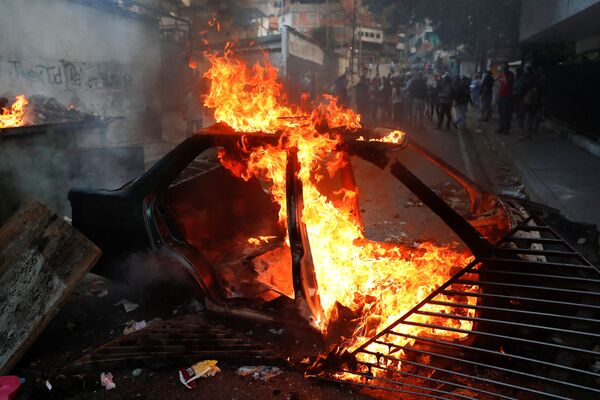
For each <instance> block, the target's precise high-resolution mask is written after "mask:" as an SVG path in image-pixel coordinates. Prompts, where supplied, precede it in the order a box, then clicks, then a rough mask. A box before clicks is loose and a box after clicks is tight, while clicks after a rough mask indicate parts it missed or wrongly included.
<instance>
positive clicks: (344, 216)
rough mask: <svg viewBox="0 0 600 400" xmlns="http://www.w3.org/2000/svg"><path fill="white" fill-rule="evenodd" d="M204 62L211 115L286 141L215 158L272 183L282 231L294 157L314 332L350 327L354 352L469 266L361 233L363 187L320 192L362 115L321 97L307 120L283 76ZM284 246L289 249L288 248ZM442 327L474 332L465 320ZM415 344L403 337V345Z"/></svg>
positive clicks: (392, 138)
mask: <svg viewBox="0 0 600 400" xmlns="http://www.w3.org/2000/svg"><path fill="white" fill-rule="evenodd" d="M208 58H209V60H210V62H211V68H210V70H209V71H208V72H207V73H206V75H205V76H206V77H207V78H209V79H210V80H211V89H210V92H209V94H208V96H207V97H206V101H205V105H206V106H207V107H210V108H213V109H214V112H215V118H216V119H217V121H218V122H223V123H226V124H227V125H229V126H230V127H232V128H234V129H235V130H236V131H238V132H253V131H261V132H264V133H266V134H267V136H268V135H269V134H271V135H275V133H278V134H279V135H280V137H279V139H278V140H277V142H276V144H266V143H258V144H251V143H249V142H242V143H243V145H242V146H243V147H241V148H236V149H235V150H233V149H229V148H227V147H224V148H221V150H220V153H219V156H220V159H221V162H222V164H223V165H224V166H225V167H226V168H227V169H229V170H230V171H231V173H233V174H234V175H235V176H238V177H240V178H243V179H244V180H250V179H252V178H257V179H259V180H260V181H262V182H264V183H265V184H266V185H267V186H268V187H269V192H270V195H271V197H272V199H273V201H274V202H275V203H276V204H277V206H278V208H279V222H280V224H281V225H282V226H284V227H285V226H286V221H287V219H288V215H287V213H288V209H287V203H286V202H287V195H286V190H288V189H287V186H286V163H287V161H286V160H287V159H288V158H289V156H290V153H295V154H297V158H298V163H299V171H298V178H299V180H300V181H301V185H302V196H303V210H302V223H303V224H304V225H305V226H306V231H307V234H308V239H309V240H310V253H311V257H312V263H313V265H314V273H315V278H316V283H317V286H318V292H317V293H315V294H314V295H316V296H318V303H319V306H318V307H315V309H313V310H311V311H312V314H313V315H312V317H313V319H312V321H313V324H314V326H315V327H316V328H318V329H319V330H320V331H322V332H323V333H324V334H327V331H328V330H329V329H332V328H333V327H334V325H335V324H336V323H340V322H343V323H346V324H347V323H350V324H352V325H353V326H354V328H353V329H352V330H351V331H350V332H348V333H349V335H348V336H347V337H346V338H339V339H340V340H341V342H342V343H340V345H341V346H343V347H345V348H348V349H352V348H355V347H357V346H359V345H361V344H362V343H364V341H365V340H367V338H368V337H370V336H372V335H373V334H374V333H375V332H377V331H378V330H379V329H380V328H382V327H383V326H386V325H388V324H390V323H391V322H392V321H394V320H395V319H397V318H398V317H399V316H401V315H402V314H404V313H405V312H406V311H408V310H409V309H410V308H411V307H412V306H414V304H416V303H417V302H418V301H419V299H420V298H422V296H423V294H425V293H429V292H430V291H432V290H433V289H435V288H436V287H438V286H440V285H441V284H442V283H443V282H445V281H446V280H447V279H448V278H449V277H450V276H451V271H452V268H453V267H455V266H460V265H465V264H467V263H468V261H469V259H470V257H471V255H470V254H468V253H462V252H459V251H456V250H453V249H451V248H449V247H440V246H436V245H435V244H433V243H423V244H421V245H420V246H419V247H418V248H417V249H414V248H409V247H403V246H392V245H388V244H383V243H377V242H373V241H371V240H369V239H367V238H366V237H365V236H364V234H363V231H362V225H361V222H360V217H359V216H358V215H359V214H358V212H357V210H356V208H355V206H356V201H355V199H356V196H357V194H358V193H357V191H356V190H355V189H352V188H339V189H338V190H337V192H335V193H333V194H331V193H326V192H324V191H323V190H322V189H320V187H319V186H320V185H321V184H323V182H325V181H326V180H328V179H332V178H333V177H334V176H335V175H336V174H339V172H340V170H341V169H342V168H343V167H345V165H346V164H347V163H348V158H347V155H346V154H345V153H344V152H343V151H339V147H340V145H341V144H342V142H343V137H342V136H341V135H340V134H339V133H338V132H336V129H337V130H339V129H340V128H342V129H345V130H347V131H350V132H351V131H352V130H356V129H358V128H360V127H361V125H360V116H359V115H357V114H355V113H354V112H353V111H352V110H349V109H344V108H342V107H340V106H339V105H338V104H337V102H336V99H335V98H333V97H330V96H327V95H325V96H323V97H321V99H319V100H318V101H317V102H316V103H315V104H313V110H312V112H311V113H310V116H309V117H308V118H307V117H306V111H305V110H300V108H299V107H295V106H293V105H289V104H287V101H286V97H285V93H284V92H283V88H282V87H281V84H280V83H279V82H278V81H277V70H276V69H275V68H274V67H272V66H271V65H270V64H268V63H266V65H264V66H261V65H259V64H258V63H257V64H255V65H254V66H252V67H251V68H250V67H247V66H246V65H245V64H244V63H243V62H242V61H240V60H239V59H237V58H236V57H235V55H233V53H232V52H231V51H230V49H226V52H225V54H224V55H223V56H217V55H209V56H208ZM240 135H243V134H242V133H240ZM403 138H404V133H403V132H400V131H393V132H391V133H389V134H388V135H387V136H385V137H383V138H381V139H376V138H371V139H364V138H363V137H360V138H359V139H358V140H362V141H365V140H368V141H371V142H374V141H377V142H384V143H399V142H401V141H402V140H403ZM283 246H285V247H287V250H286V251H288V252H289V251H291V250H290V249H289V243H286V244H283ZM436 308H437V310H436V311H438V312H444V310H446V307H444V306H439V307H436ZM342 309H345V310H347V311H346V312H345V313H346V314H348V315H349V316H347V317H346V318H348V320H346V321H342V320H341V319H342V318H341V317H340V316H341V314H342ZM423 319H424V320H428V317H427V316H423ZM446 323H451V324H454V323H457V325H456V326H457V327H461V328H462V329H466V330H468V329H470V323H469V322H468V321H462V322H461V321H458V322H457V321H452V320H448V321H447V322H446ZM407 329H408V331H410V332H408V331H407V332H406V333H412V334H414V335H418V334H419V333H421V332H422V331H423V329H421V328H419V327H411V328H407ZM429 333H433V332H429ZM450 336H451V337H456V336H461V335H453V334H451V335H450ZM409 342H412V341H411V340H406V339H402V338H400V337H398V344H402V345H404V344H406V343H409ZM373 347H374V350H376V349H375V347H376V346H375V345H374V346H373Z"/></svg>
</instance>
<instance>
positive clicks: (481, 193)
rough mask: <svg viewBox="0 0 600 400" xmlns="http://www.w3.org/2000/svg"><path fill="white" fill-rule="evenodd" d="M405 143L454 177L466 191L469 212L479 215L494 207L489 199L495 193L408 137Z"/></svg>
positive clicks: (493, 203) (494, 203)
mask: <svg viewBox="0 0 600 400" xmlns="http://www.w3.org/2000/svg"><path fill="white" fill-rule="evenodd" d="M407 143H408V146H410V147H412V148H413V149H414V150H416V151H417V153H419V154H420V155H421V156H422V157H424V158H425V159H427V160H429V161H431V162H432V163H433V164H435V165H437V166H438V167H439V168H440V169H441V170H442V171H444V172H445V173H446V174H447V175H448V176H449V177H451V178H452V179H454V181H456V182H457V183H458V184H459V185H460V186H462V188H463V189H464V190H465V192H467V195H468V196H469V203H470V207H469V211H470V212H471V214H475V215H481V214H483V213H485V212H487V211H489V210H490V208H491V207H496V204H497V203H496V202H494V201H491V199H490V198H491V197H492V196H496V195H495V194H491V193H489V192H487V191H485V190H484V189H483V188H482V187H480V186H479V185H478V184H477V183H475V182H474V181H472V180H471V179H469V178H468V177H467V176H466V175H464V174H463V173H461V172H460V171H458V170H457V169H456V168H454V167H452V166H451V165H450V164H448V163H447V162H446V161H444V160H443V159H441V158H439V157H438V156H436V155H435V154H433V153H431V152H430V151H429V150H427V149H426V148H424V147H423V146H421V145H420V144H418V143H417V142H415V141H414V140H411V139H409V140H408V141H407ZM496 200H497V197H496Z"/></svg>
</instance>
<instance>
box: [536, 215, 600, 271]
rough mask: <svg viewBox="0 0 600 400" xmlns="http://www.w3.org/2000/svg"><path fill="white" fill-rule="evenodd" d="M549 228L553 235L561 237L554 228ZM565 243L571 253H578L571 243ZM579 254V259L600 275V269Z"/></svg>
mask: <svg viewBox="0 0 600 400" xmlns="http://www.w3.org/2000/svg"><path fill="white" fill-rule="evenodd" d="M548 228H549V229H550V231H551V232H552V233H553V234H554V235H555V236H558V237H560V235H559V234H558V232H556V231H555V230H554V228H552V227H551V226H549V227H548ZM565 243H566V244H567V246H568V247H569V249H571V251H574V252H577V250H575V248H574V247H573V246H571V244H570V243H569V242H567V241H566V240H565ZM577 254H578V255H579V257H580V258H581V259H582V260H583V261H584V262H585V263H586V264H587V265H589V266H591V267H593V268H594V269H595V270H596V271H597V272H598V273H600V269H598V267H597V266H596V265H594V264H592V263H591V262H590V260H588V259H587V258H585V257H584V256H583V255H581V254H579V252H577Z"/></svg>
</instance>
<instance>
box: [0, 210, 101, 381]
mask: <svg viewBox="0 0 600 400" xmlns="http://www.w3.org/2000/svg"><path fill="white" fill-rule="evenodd" d="M100 254H101V252H100V249H98V248H97V247H96V246H95V245H94V244H93V243H92V242H91V241H89V240H88V239H87V238H86V237H85V236H83V235H82V234H81V233H79V232H78V231H77V230H75V229H74V228H73V227H72V226H71V225H70V224H68V223H67V222H65V221H64V220H63V218H61V217H59V216H58V215H56V214H55V213H54V212H52V211H51V210H50V209H49V208H48V207H46V206H45V205H44V204H42V203H41V202H39V201H38V200H30V201H28V202H27V203H25V204H24V205H23V206H21V208H19V210H18V211H17V212H16V213H15V214H14V215H13V216H12V217H11V218H10V219H9V220H8V221H7V222H6V224H4V225H3V226H2V227H0V375H5V374H6V373H7V372H9V371H10V369H11V368H12V367H14V365H15V364H16V363H17V361H18V360H19V359H20V358H21V356H22V355H23V354H24V353H25V351H27V349H28V348H29V347H30V346H31V344H32V343H33V342H34V341H35V340H36V338H37V337H38V336H39V334H40V333H41V332H42V331H43V330H44V328H45V327H46V325H47V324H48V322H50V320H51V319H52V317H53V316H54V315H55V314H56V312H57V311H58V309H59V308H60V306H62V305H63V304H64V302H65V301H66V300H67V299H68V298H69V296H70V294H71V293H72V291H73V290H74V289H75V285H76V284H77V282H79V280H80V279H81V278H83V276H84V275H85V274H86V273H87V272H88V271H89V270H90V269H91V268H92V266H93V265H94V264H95V263H96V261H98V259H99V258H100Z"/></svg>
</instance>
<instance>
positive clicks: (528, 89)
mask: <svg viewBox="0 0 600 400" xmlns="http://www.w3.org/2000/svg"><path fill="white" fill-rule="evenodd" d="M521 90H522V94H523V100H522V102H521V110H520V111H521V116H522V124H521V129H522V133H521V137H520V138H519V139H529V138H530V137H531V135H532V134H533V132H534V131H535V129H536V125H537V119H538V110H539V102H540V88H539V84H538V81H537V78H536V76H535V74H534V72H533V68H532V67H531V65H530V64H528V65H525V72H524V73H523V80H522V86H521Z"/></svg>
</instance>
